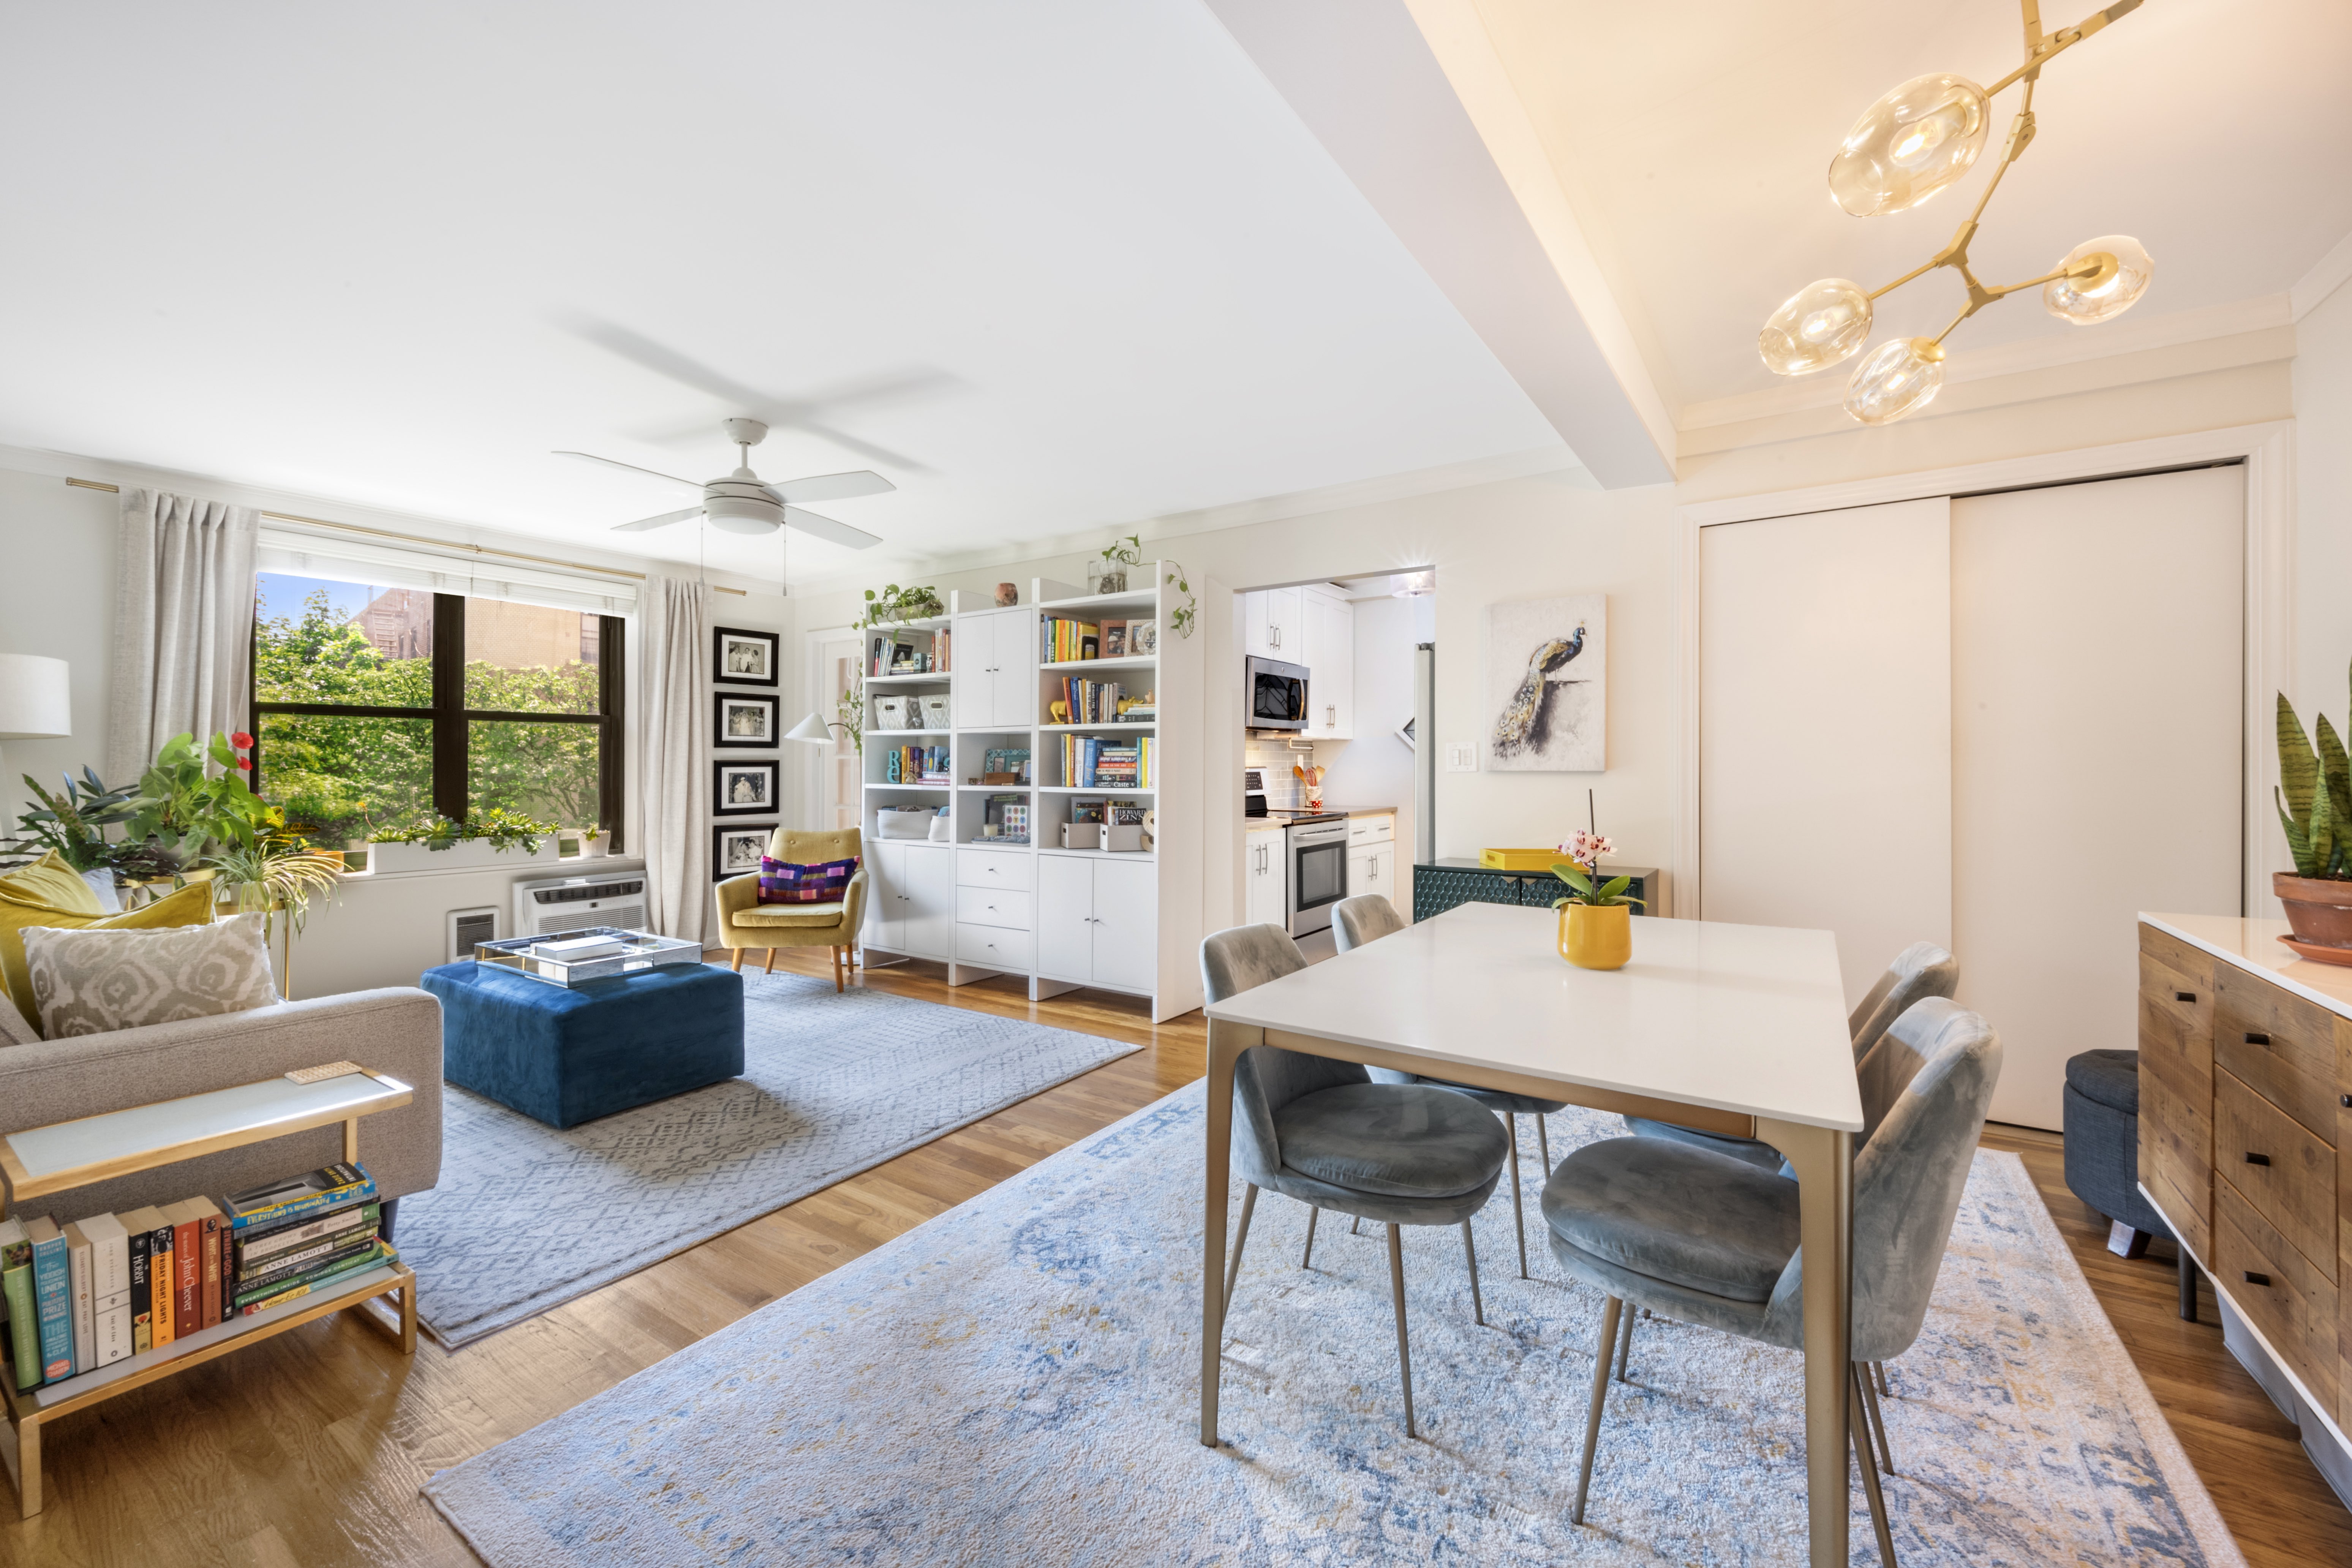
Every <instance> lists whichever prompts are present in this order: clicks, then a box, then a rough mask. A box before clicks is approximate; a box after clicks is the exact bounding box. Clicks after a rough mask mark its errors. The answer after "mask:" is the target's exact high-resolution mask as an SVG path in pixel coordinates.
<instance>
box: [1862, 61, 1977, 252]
mask: <svg viewBox="0 0 2352 1568" xmlns="http://www.w3.org/2000/svg"><path fill="white" fill-rule="evenodd" d="M1991 108H1992V106H1991V104H1990V102H1989V101H1987V100H1986V98H1985V94H1984V89H1982V88H1980V87H1979V86H1978V85H1977V84H1976V83H1974V82H1972V81H1970V80H1969V79H1967V78H1966V77H1958V76H1952V75H1950V74H1948V73H1947V72H1937V74H1935V75H1933V76H1921V77H1913V78H1912V79H1910V80H1909V81H1906V82H1905V83H1904V84H1903V85H1902V86H1901V87H1898V88H1896V89H1895V90H1894V91H1893V92H1890V93H1888V94H1887V95H1886V96H1885V98H1882V99H1880V100H1878V101H1877V102H1876V103H1874V104H1872V105H1871V106H1870V107H1869V108H1868V109H1867V110H1864V111H1863V116H1862V118H1861V119H1859V120H1857V121H1854V122H1853V130H1851V131H1849V132H1846V133H1845V140H1844V141H1843V142H1841V143H1839V145H1838V150H1837V156H1836V157H1834V158H1832V159H1831V160H1830V194H1831V195H1833V196H1835V197H1836V198H1837V205H1840V206H1842V207H1843V208H1844V209H1845V210H1846V211H1848V212H1850V213H1852V214H1853V216H1856V217H1884V216H1886V215H1887V214H1888V213H1899V212H1904V211H1906V210H1908V209H1909V208H1912V207H1916V206H1917V205H1919V204H1920V203H1921V202H1924V201H1926V200H1927V198H1928V197H1929V196H1932V195H1935V194H1936V193H1937V191H1940V190H1942V189H1943V188H1944V187H1945V186H1946V185H1948V184H1951V183H1952V182H1953V181H1954V180H1957V179H1958V178H1959V177H1960V176H1961V175H1962V174H1967V173H1968V172H1969V166H1970V165H1971V164H1973V163H1976V161H1977V154H1978V153H1981V152H1983V151H1984V144H1985V132H1986V131H1987V130H1988V129H1989V128H1990V126H1991V124H1992V115H1991Z"/></svg>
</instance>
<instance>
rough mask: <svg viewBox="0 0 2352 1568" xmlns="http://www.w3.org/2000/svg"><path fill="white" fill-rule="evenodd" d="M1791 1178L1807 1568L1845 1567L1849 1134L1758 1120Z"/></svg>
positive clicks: (1760, 1134)
mask: <svg viewBox="0 0 2352 1568" xmlns="http://www.w3.org/2000/svg"><path fill="white" fill-rule="evenodd" d="M1756 1135H1757V1136H1758V1137H1759V1138H1761V1139H1763V1140H1764V1142H1767V1143H1769V1144H1771V1145H1772V1147H1774V1148H1775V1149H1778V1150H1780V1152H1781V1153H1782V1154H1784V1155H1786V1156H1788V1160H1789V1163H1790V1166H1791V1167H1793V1168H1794V1169H1795V1171H1796V1173H1797V1204H1798V1210H1799V1216H1800V1217H1799V1225H1800V1237H1801V1241H1802V1243H1803V1246H1804V1257H1805V1285H1804V1290H1805V1511H1806V1517H1807V1520H1808V1522H1809V1524H1810V1526H1811V1539H1812V1552H1811V1559H1810V1560H1811V1563H1812V1568H1846V1544H1847V1542H1846V1517H1847V1510H1848V1506H1849V1504H1848V1500H1847V1490H1846V1482H1847V1477H1848V1474H1849V1472H1848V1470H1847V1468H1846V1466H1847V1462H1848V1461H1847V1458H1846V1444H1847V1442H1848V1440H1849V1424H1848V1421H1847V1408H1848V1401H1849V1400H1850V1399H1851V1398H1852V1393H1851V1390H1852V1387H1853V1133H1851V1132H1840V1131H1832V1129H1830V1128H1826V1127H1806V1126H1801V1125H1799V1124H1798V1123H1795V1122H1791V1121H1771V1120H1769V1119H1767V1118H1763V1117H1759V1118H1758V1119H1757V1122H1756Z"/></svg>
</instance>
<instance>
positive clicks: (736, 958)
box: [727, 947, 743, 974]
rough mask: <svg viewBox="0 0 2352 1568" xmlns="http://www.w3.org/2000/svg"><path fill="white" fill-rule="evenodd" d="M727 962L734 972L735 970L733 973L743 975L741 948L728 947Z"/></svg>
mask: <svg viewBox="0 0 2352 1568" xmlns="http://www.w3.org/2000/svg"><path fill="white" fill-rule="evenodd" d="M727 962H728V963H730V964H731V965H732V966H733V967H734V970H735V973H738V974H740V973H743V950H742V949H741V948H740V947H730V948H729V949H728V950H727Z"/></svg>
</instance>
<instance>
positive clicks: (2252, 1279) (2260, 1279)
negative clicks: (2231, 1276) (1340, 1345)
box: [2246, 1268, 2271, 1285]
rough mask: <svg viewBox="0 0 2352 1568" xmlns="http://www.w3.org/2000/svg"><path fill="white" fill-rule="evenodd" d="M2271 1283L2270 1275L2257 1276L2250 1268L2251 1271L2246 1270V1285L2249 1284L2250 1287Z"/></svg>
mask: <svg viewBox="0 0 2352 1568" xmlns="http://www.w3.org/2000/svg"><path fill="white" fill-rule="evenodd" d="M2270 1282H2271V1277H2270V1276H2269V1275H2267V1274H2257V1273H2255V1272H2254V1271H2253V1270H2252V1269H2251V1268H2249V1269H2247V1270H2246V1283H2247V1284H2249V1285H2268V1284H2269V1283H2270Z"/></svg>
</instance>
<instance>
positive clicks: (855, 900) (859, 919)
mask: <svg viewBox="0 0 2352 1568" xmlns="http://www.w3.org/2000/svg"><path fill="white" fill-rule="evenodd" d="M865 927H866V865H865V862H863V861H860V862H859V863H858V867H857V872H856V875H855V876H853V877H851V878H850V879H849V887H848V889H846V890H845V892H843V894H842V895H841V929H842V931H843V932H844V933H845V939H846V942H847V943H848V944H849V945H851V946H856V943H857V942H858V935H857V933H858V932H859V931H863V930H864V929H865Z"/></svg>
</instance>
